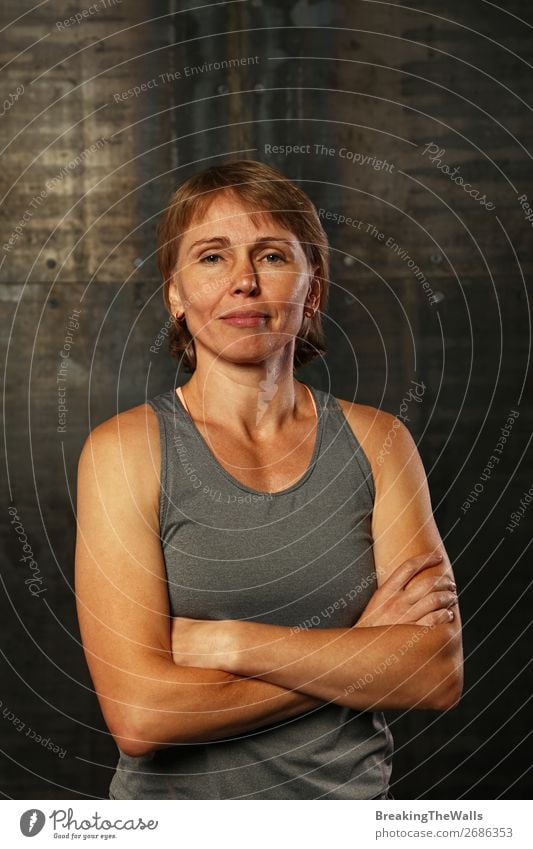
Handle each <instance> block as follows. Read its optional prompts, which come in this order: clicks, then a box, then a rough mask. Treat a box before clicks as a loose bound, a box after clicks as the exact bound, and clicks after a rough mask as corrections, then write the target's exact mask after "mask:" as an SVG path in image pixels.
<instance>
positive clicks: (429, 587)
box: [400, 575, 456, 604]
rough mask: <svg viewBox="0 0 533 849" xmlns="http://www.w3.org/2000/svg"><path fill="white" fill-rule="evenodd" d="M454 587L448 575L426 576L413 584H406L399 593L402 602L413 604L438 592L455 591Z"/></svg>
mask: <svg viewBox="0 0 533 849" xmlns="http://www.w3.org/2000/svg"><path fill="white" fill-rule="evenodd" d="M455 589H456V586H455V583H454V582H453V580H452V578H451V576H450V575H427V577H424V578H421V579H420V580H419V581H413V584H412V586H411V584H410V583H409V584H407V586H406V587H405V590H403V591H400V595H401V596H402V597H403V599H404V601H406V602H408V603H410V604H415V603H416V602H417V601H418V600H419V599H421V598H424V596H426V595H429V594H430V593H434V592H437V591H438V590H455Z"/></svg>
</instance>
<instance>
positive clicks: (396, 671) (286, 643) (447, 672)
mask: <svg viewBox="0 0 533 849" xmlns="http://www.w3.org/2000/svg"><path fill="white" fill-rule="evenodd" d="M347 412H348V414H349V412H350V411H347ZM372 415H374V418H375V419H376V418H377V421H376V420H375V421H374V422H371V421H370V419H371V416H372ZM365 422H366V424H367V431H365ZM357 427H358V429H359V432H358V434H357V435H358V438H359V441H360V442H361V443H362V444H364V445H365V450H366V453H367V455H368V456H369V457H370V458H371V459H372V464H373V471H374V479H375V483H376V500H375V504H374V512H373V526H372V533H373V539H374V558H375V562H376V572H377V577H378V589H379V588H380V587H382V586H383V584H384V583H385V581H387V580H388V579H389V578H391V576H392V573H393V572H395V571H396V570H397V569H398V566H400V564H401V563H402V562H403V561H405V560H406V559H410V558H413V557H414V556H415V555H418V554H421V553H422V552H428V551H439V552H440V553H441V554H442V561H441V562H439V563H438V564H437V563H435V564H434V565H433V566H432V567H428V568H425V569H423V570H420V571H419V572H418V573H417V574H414V573H413V574H411V575H409V573H406V574H405V575H404V576H403V578H404V579H406V580H404V584H405V589H404V588H403V585H402V586H401V591H402V592H409V593H412V592H413V591H414V592H415V593H418V592H420V591H421V586H422V585H421V583H420V582H424V581H425V582H427V580H428V579H429V580H434V579H435V578H437V577H440V576H445V575H449V576H450V577H451V578H453V572H452V569H451V566H450V563H449V560H448V557H447V555H446V551H445V549H444V546H443V544H442V540H441V538H440V535H439V533H438V530H437V527H436V524H435V521H434V519H433V514H432V510H431V502H430V498H429V491H428V485H427V481H426V476H425V472H424V469H423V466H422V462H421V460H420V457H419V454H418V451H417V448H416V445H415V444H414V441H413V439H412V437H411V435H410V434H409V432H408V430H407V429H406V428H405V426H404V425H403V424H402V423H401V422H400V421H399V420H398V419H394V417H393V416H390V415H389V414H386V413H380V412H379V411H377V410H373V408H364V409H363V410H362V411H360V412H359V414H358V417H357ZM392 427H394V432H395V438H394V441H393V443H392V445H391V447H390V450H388V453H387V455H384V454H383V452H382V445H383V444H384V440H385V439H386V436H387V434H388V432H389V430H390V429H391V428H392ZM379 452H381V454H380V453H379ZM376 457H384V459H383V461H382V462H381V463H377V462H375V458H376ZM399 574H400V577H401V572H399ZM448 595H449V594H448ZM386 606H387V602H386V601H385V602H384V603H383V607H384V610H382V611H380V610H379V607H378V609H377V610H374V611H373V617H372V621H373V623H377V624H373V625H372V627H365V625H364V621H365V617H364V615H363V618H362V622H363V624H362V626H361V625H360V624H357V625H356V626H355V627H352V628H325V629H324V628H311V629H307V630H300V629H291V628H284V627H279V626H274V625H264V624H260V623H254V622H239V621H229V622H226V623H212V624H211V623H204V624H202V623H201V622H198V623H197V624H196V625H195V621H196V620H189V622H187V620H183V621H182V622H181V623H180V621H179V620H178V621H177V623H176V624H177V633H178V635H179V637H181V640H179V643H180V644H181V645H182V646H183V655H182V656H181V660H180V654H179V651H178V653H177V654H176V652H175V654H174V656H175V658H176V657H177V659H178V662H182V663H184V664H189V665H192V666H194V665H205V666H208V667H215V666H218V667H219V668H221V669H224V670H227V671H231V672H234V673H238V674H240V675H249V676H254V677H258V678H261V679H263V680H265V681H269V682H271V683H275V684H278V685H280V686H284V687H291V688H295V689H298V690H301V691H302V692H306V693H308V694H310V695H313V696H315V697H317V698H321V699H325V700H331V701H335V702H338V703H340V704H344V705H348V706H350V707H353V708H355V709H362V710H365V709H370V708H405V707H418V708H434V709H445V708H447V707H451V706H453V705H455V704H456V703H457V701H458V699H459V697H460V694H461V691H462V682H463V677H462V660H463V658H462V641H461V624H460V616H459V609H458V605H457V604H455V606H454V608H453V609H454V614H455V616H454V619H453V620H451V621H450V620H446V621H444V620H440V622H439V624H436V625H433V626H431V627H427V626H421V625H420V624H414V623H410V624H390V622H391V620H390V618H387V616H386V615H385V614H386V612H387V611H386V609H385V608H386ZM421 615H423V613H421ZM380 617H381V618H380ZM381 621H384V622H386V623H387V624H384V625H382V624H380V622H381ZM393 621H394V620H393ZM180 629H181V630H180ZM174 631H175V629H174V626H173V633H174ZM202 632H203V633H202ZM205 645H214V646H215V647H217V648H218V649H221V650H219V651H218V654H212V656H209V655H208V654H206V653H205V650H204V651H202V646H205Z"/></svg>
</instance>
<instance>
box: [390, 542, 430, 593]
mask: <svg viewBox="0 0 533 849" xmlns="http://www.w3.org/2000/svg"><path fill="white" fill-rule="evenodd" d="M441 561H442V554H439V553H437V552H427V553H424V554H417V555H416V557H410V558H409V560H405V561H404V562H403V563H402V564H401V565H400V566H398V568H397V569H395V570H394V572H393V573H392V575H391V576H390V578H387V580H386V581H385V583H384V584H383V587H382V589H385V587H386V588H387V591H388V590H390V591H391V592H396V591H397V590H401V589H403V587H405V585H406V584H407V583H409V581H410V580H411V578H414V576H415V575H417V574H418V572H420V571H421V570H422V569H426V568H428V567H429V566H436V565H437V563H440V562H441Z"/></svg>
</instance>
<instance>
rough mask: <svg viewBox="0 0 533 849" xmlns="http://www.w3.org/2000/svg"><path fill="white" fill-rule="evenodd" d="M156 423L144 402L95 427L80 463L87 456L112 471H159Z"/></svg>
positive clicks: (155, 417)
mask: <svg viewBox="0 0 533 849" xmlns="http://www.w3.org/2000/svg"><path fill="white" fill-rule="evenodd" d="M159 440H160V437H159V424H158V421H157V415H156V413H155V411H154V409H153V408H152V407H151V406H150V404H148V403H144V404H138V405H137V406H135V407H131V408H129V409H127V410H123V411H122V412H120V413H116V414H115V415H114V416H110V417H109V418H108V419H105V420H104V421H103V422H101V423H100V424H98V425H96V427H94V428H93V429H92V430H91V431H90V433H89V434H88V436H87V438H86V440H85V442H84V445H83V448H82V452H81V455H80V462H82V460H83V458H84V457H87V456H90V457H91V459H92V461H93V462H96V463H98V465H99V466H101V467H102V468H103V467H105V466H106V464H109V467H110V468H111V467H113V468H116V467H117V465H120V466H121V467H122V468H123V470H124V471H126V470H127V471H129V472H130V473H138V474H143V473H144V472H145V471H146V470H147V468H153V467H154V466H155V467H156V468H157V469H159V460H158V457H159V452H160V442H159Z"/></svg>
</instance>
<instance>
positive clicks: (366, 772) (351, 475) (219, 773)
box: [110, 387, 393, 799]
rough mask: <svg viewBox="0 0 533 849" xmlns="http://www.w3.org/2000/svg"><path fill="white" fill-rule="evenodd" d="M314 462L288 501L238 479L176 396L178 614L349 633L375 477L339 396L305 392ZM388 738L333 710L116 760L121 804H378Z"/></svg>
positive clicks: (166, 475)
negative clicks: (313, 425)
mask: <svg viewBox="0 0 533 849" xmlns="http://www.w3.org/2000/svg"><path fill="white" fill-rule="evenodd" d="M308 388H309V389H310V391H311V393H312V395H313V398H314V401H315V404H316V408H317V413H318V426H317V435H316V442H315V447H314V451H313V455H312V458H311V462H310V464H309V466H308V468H307V470H306V471H305V473H304V474H303V476H302V477H301V478H300V479H299V480H298V481H297V482H296V483H294V484H293V485H292V486H289V487H287V488H286V489H284V490H282V491H281V492H273V493H268V492H261V491H260V490H256V489H253V488H252V487H249V486H245V485H244V484H242V483H240V482H239V481H238V480H237V479H236V478H234V477H233V476H232V475H231V474H229V473H228V472H227V471H226V470H225V469H224V468H223V466H222V465H221V464H220V463H219V462H218V460H217V459H216V457H215V456H214V454H213V453H212V452H211V450H210V448H209V446H208V443H207V442H206V441H205V439H204V438H203V436H202V435H201V433H200V431H199V430H198V429H197V427H196V425H195V424H194V421H193V419H192V418H191V417H190V415H189V413H188V412H187V410H186V409H185V407H184V405H183V403H182V401H181V400H180V399H179V397H178V396H177V394H176V392H175V390H174V389H171V390H169V391H168V392H163V393H162V394H160V395H157V396H156V397H155V398H152V399H150V400H149V401H148V403H149V404H150V406H151V407H152V408H153V409H154V410H155V412H156V413H157V417H158V420H159V427H160V434H161V497H160V525H161V541H162V546H163V552H164V559H165V565H166V574H167V580H168V593H169V599H170V612H171V615H172V616H188V617H192V618H195V619H246V620H250V621H253V622H265V623H271V624H276V625H285V626H290V627H295V626H300V627H303V628H335V627H349V626H350V625H353V624H354V622H355V621H356V620H357V619H358V617H359V616H360V614H361V612H362V611H363V609H364V608H365V606H366V605H367V603H368V601H369V599H370V597H371V596H372V594H373V592H374V591H375V589H376V573H375V568H374V558H373V552H372V535H371V521H372V509H373V504H374V495H375V492H374V481H373V477H372V470H371V467H370V464H369V462H368V459H367V457H366V455H365V454H364V452H363V450H362V448H361V445H360V444H359V442H358V441H357V439H356V438H355V436H354V433H353V431H352V429H351V427H350V425H349V423H348V421H347V419H346V417H345V416H344V413H343V412H342V409H341V407H340V405H339V404H338V402H337V401H336V399H335V398H334V397H333V395H331V394H329V393H327V392H324V391H322V390H320V389H317V388H315V387H308ZM392 751H393V740H392V735H391V733H390V730H389V728H388V726H387V724H386V721H385V717H384V715H383V713H382V712H379V711H355V710H352V709H351V708H349V707H345V706H342V705H337V704H334V703H324V705H322V706H320V707H318V708H315V709H313V710H310V711H308V712H307V713H305V714H302V715H300V716H298V717H293V718H292V719H288V720H279V721H277V722H275V723H272V724H269V725H265V726H263V727H262V728H257V729H255V730H254V731H251V732H247V733H243V734H238V735H234V736H233V737H231V738H230V737H227V738H223V739H221V740H215V741H211V742H208V743H200V744H189V743H187V744H177V745H172V746H169V747H167V748H165V749H159V750H157V751H155V752H152V753H150V754H149V755H146V756H143V757H137V758H135V757H130V756H128V755H126V754H124V752H122V750H120V749H119V752H120V758H119V761H118V764H117V768H116V772H115V774H114V776H113V779H112V781H111V785H110V797H111V798H116V799H381V798H392V797H391V796H390V794H389V789H388V787H389V778H390V773H391V758H392Z"/></svg>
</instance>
